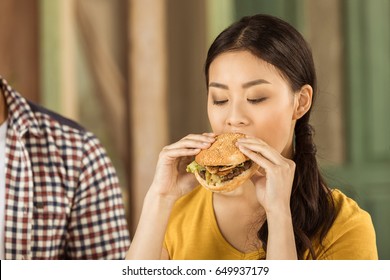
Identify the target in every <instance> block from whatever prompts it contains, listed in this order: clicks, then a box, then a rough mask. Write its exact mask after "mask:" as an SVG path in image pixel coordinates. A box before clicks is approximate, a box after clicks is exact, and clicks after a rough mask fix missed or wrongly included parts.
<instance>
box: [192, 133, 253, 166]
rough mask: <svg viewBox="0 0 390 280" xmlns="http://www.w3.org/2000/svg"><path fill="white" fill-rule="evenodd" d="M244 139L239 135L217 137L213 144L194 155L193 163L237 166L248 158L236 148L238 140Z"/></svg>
mask: <svg viewBox="0 0 390 280" xmlns="http://www.w3.org/2000/svg"><path fill="white" fill-rule="evenodd" d="M242 137H245V135H244V134H241V133H225V134H220V135H218V136H217V137H216V138H215V139H216V140H215V142H214V143H213V144H212V145H211V146H210V147H209V148H208V149H206V150H202V151H201V152H200V153H199V154H197V155H196V157H195V161H196V162H197V163H198V164H200V165H203V166H217V165H237V164H240V163H242V162H244V161H246V160H248V159H249V158H248V157H247V156H245V155H244V154H243V153H241V151H240V150H239V149H238V148H237V146H236V141H237V139H239V138H242Z"/></svg>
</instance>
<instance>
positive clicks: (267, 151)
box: [237, 139, 285, 165]
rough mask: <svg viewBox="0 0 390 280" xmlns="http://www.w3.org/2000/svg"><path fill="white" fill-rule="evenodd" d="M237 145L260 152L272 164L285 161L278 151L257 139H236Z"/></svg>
mask: <svg viewBox="0 0 390 280" xmlns="http://www.w3.org/2000/svg"><path fill="white" fill-rule="evenodd" d="M237 146H238V147H240V146H243V147H246V148H247V149H249V150H252V151H253V152H255V153H257V154H261V155H262V156H263V157H265V158H267V159H269V160H270V161H271V162H272V163H274V164H278V165H280V164H283V163H284V162H285V158H284V157H283V156H282V155H281V154H280V153H279V152H278V151H276V150H275V149H274V148H272V147H271V146H269V145H268V144H267V143H265V142H264V141H261V140H259V139H245V140H242V141H237Z"/></svg>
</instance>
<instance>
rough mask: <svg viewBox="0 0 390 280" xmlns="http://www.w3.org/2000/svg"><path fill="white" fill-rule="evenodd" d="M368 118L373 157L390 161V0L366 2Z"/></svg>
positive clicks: (371, 155) (370, 153)
mask: <svg viewBox="0 0 390 280" xmlns="http://www.w3.org/2000/svg"><path fill="white" fill-rule="evenodd" d="M365 4H366V5H367V7H366V8H365V13H366V14H367V16H366V22H365V25H366V28H365V29H363V30H366V40H365V42H366V45H367V46H366V49H367V56H366V64H367V65H366V74H367V78H364V77H362V78H363V79H364V80H365V82H367V83H368V85H367V92H366V93H365V94H366V100H367V111H366V114H367V117H368V118H369V121H368V122H369V125H368V127H367V135H369V143H368V144H369V146H368V147H369V151H368V152H369V156H370V158H372V159H373V160H383V159H388V160H390V125H389V123H388V122H387V121H384V120H390V111H389V104H390V94H389V89H390V33H389V32H388V31H389V30H390V17H389V11H390V1H376V4H375V5H373V4H369V3H368V1H367V2H365Z"/></svg>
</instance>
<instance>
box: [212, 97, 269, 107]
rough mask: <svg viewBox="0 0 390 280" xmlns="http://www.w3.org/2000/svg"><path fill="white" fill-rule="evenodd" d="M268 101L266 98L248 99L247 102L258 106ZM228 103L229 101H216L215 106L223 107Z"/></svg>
mask: <svg viewBox="0 0 390 280" xmlns="http://www.w3.org/2000/svg"><path fill="white" fill-rule="evenodd" d="M266 99H267V98H266V97H263V98H258V99H249V98H248V99H247V101H248V102H249V103H251V104H258V103H261V102H263V101H265V100H266ZM226 102H228V100H214V101H213V104H214V105H217V106H221V105H223V104H225V103H226Z"/></svg>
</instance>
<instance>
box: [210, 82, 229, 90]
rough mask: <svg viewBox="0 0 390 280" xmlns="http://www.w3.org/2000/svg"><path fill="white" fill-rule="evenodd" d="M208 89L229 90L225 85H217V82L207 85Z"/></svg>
mask: <svg viewBox="0 0 390 280" xmlns="http://www.w3.org/2000/svg"><path fill="white" fill-rule="evenodd" d="M209 87H216V88H220V89H229V87H228V86H227V85H224V84H221V83H217V82H211V83H209Z"/></svg>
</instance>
